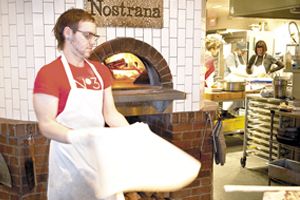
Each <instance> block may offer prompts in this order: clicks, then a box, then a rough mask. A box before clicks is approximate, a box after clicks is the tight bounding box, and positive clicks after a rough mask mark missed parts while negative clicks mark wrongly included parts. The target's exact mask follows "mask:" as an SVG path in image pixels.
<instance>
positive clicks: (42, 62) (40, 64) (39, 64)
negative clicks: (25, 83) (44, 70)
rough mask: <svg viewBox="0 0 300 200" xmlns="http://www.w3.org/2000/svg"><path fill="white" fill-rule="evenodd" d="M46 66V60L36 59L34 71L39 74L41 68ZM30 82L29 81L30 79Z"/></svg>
mask: <svg viewBox="0 0 300 200" xmlns="http://www.w3.org/2000/svg"><path fill="white" fill-rule="evenodd" d="M44 65H45V59H44V58H37V57H36V58H35V59H34V66H35V67H34V69H35V71H36V72H38V71H39V70H40V69H41V67H43V66H44ZM28 80H29V79H28Z"/></svg>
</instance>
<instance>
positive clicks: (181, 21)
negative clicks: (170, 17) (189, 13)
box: [178, 10, 186, 28]
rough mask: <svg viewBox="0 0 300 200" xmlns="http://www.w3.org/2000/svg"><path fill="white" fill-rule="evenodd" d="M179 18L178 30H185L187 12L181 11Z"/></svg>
mask: <svg viewBox="0 0 300 200" xmlns="http://www.w3.org/2000/svg"><path fill="white" fill-rule="evenodd" d="M178 12H179V17H178V28H185V25H186V11H185V10H179V11H178Z"/></svg>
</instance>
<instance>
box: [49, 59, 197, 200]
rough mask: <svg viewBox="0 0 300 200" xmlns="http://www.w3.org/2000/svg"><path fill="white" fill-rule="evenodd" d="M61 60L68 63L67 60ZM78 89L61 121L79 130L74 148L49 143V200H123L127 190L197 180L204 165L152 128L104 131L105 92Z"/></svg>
mask: <svg viewBox="0 0 300 200" xmlns="http://www.w3.org/2000/svg"><path fill="white" fill-rule="evenodd" d="M62 61H63V62H66V61H64V57H62ZM66 66H67V64H65V67H66ZM90 66H91V67H92V69H93V68H94V67H93V66H92V65H90ZM68 70H69V69H66V71H67V73H70V71H69V72H68ZM93 70H94V69H93ZM94 72H95V71H94ZM95 74H98V73H97V72H95ZM97 76H98V75H97ZM68 77H71V76H69V75H68ZM98 79H99V80H101V78H100V77H98ZM70 82H71V83H72V79H70ZM73 82H74V81H73ZM72 84H73V83H72ZM102 85H103V83H102ZM74 87H75V86H72V89H71V91H70V94H69V98H68V101H67V105H66V107H65V109H64V111H63V112H62V113H61V114H60V115H59V116H58V117H57V121H59V122H60V123H62V124H64V125H65V126H68V127H71V128H73V129H75V130H74V131H73V133H72V134H70V141H71V143H72V144H63V143H59V142H56V141H51V144H50V155H49V183H48V187H49V188H48V199H49V200H60V199H62V200H69V199H70V200H71V199H72V200H83V199H84V200H85V199H87V200H96V199H97V200H98V199H112V200H114V199H118V200H119V199H122V198H123V199H124V196H123V193H122V192H123V191H124V192H127V191H152V192H159V191H160V192H169V191H174V190H178V189H180V188H182V187H184V186H186V185H188V184H190V183H191V182H192V181H193V180H194V179H195V178H196V177H197V175H198V173H199V170H200V167H201V164H200V162H199V161H198V160H196V159H195V158H193V157H192V156H190V155H189V154H187V153H185V152H184V151H183V150H181V149H179V148H178V147H176V146H174V145H173V144H171V143H169V142H167V141H166V140H164V139H162V138H161V137H159V136H157V135H156V134H155V133H153V132H152V131H151V130H150V128H149V127H148V125H147V124H143V123H135V124H133V125H130V126H124V127H116V128H104V127H103V124H104V121H103V116H102V115H101V111H102V104H100V105H99V102H102V91H100V92H99V91H98V90H84V89H77V88H74ZM73 88H74V89H73ZM91 99H93V100H91ZM95 102H96V103H95ZM82 104H85V106H84V109H81V107H82V106H83V105H82ZM78 109H80V110H78Z"/></svg>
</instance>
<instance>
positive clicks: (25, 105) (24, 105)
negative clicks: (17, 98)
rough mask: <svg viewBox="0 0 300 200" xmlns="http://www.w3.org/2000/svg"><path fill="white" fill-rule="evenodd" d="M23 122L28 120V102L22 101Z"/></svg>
mask: <svg viewBox="0 0 300 200" xmlns="http://www.w3.org/2000/svg"><path fill="white" fill-rule="evenodd" d="M20 104H21V109H20V110H21V120H28V118H29V116H28V115H29V114H28V102H27V100H21V102H20Z"/></svg>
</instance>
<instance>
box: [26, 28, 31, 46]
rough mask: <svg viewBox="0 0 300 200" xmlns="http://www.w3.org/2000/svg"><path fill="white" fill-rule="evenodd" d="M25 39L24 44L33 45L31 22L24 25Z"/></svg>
mask: <svg viewBox="0 0 300 200" xmlns="http://www.w3.org/2000/svg"><path fill="white" fill-rule="evenodd" d="M25 40H26V45H28V46H33V26H32V25H31V24H29V25H25Z"/></svg>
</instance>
